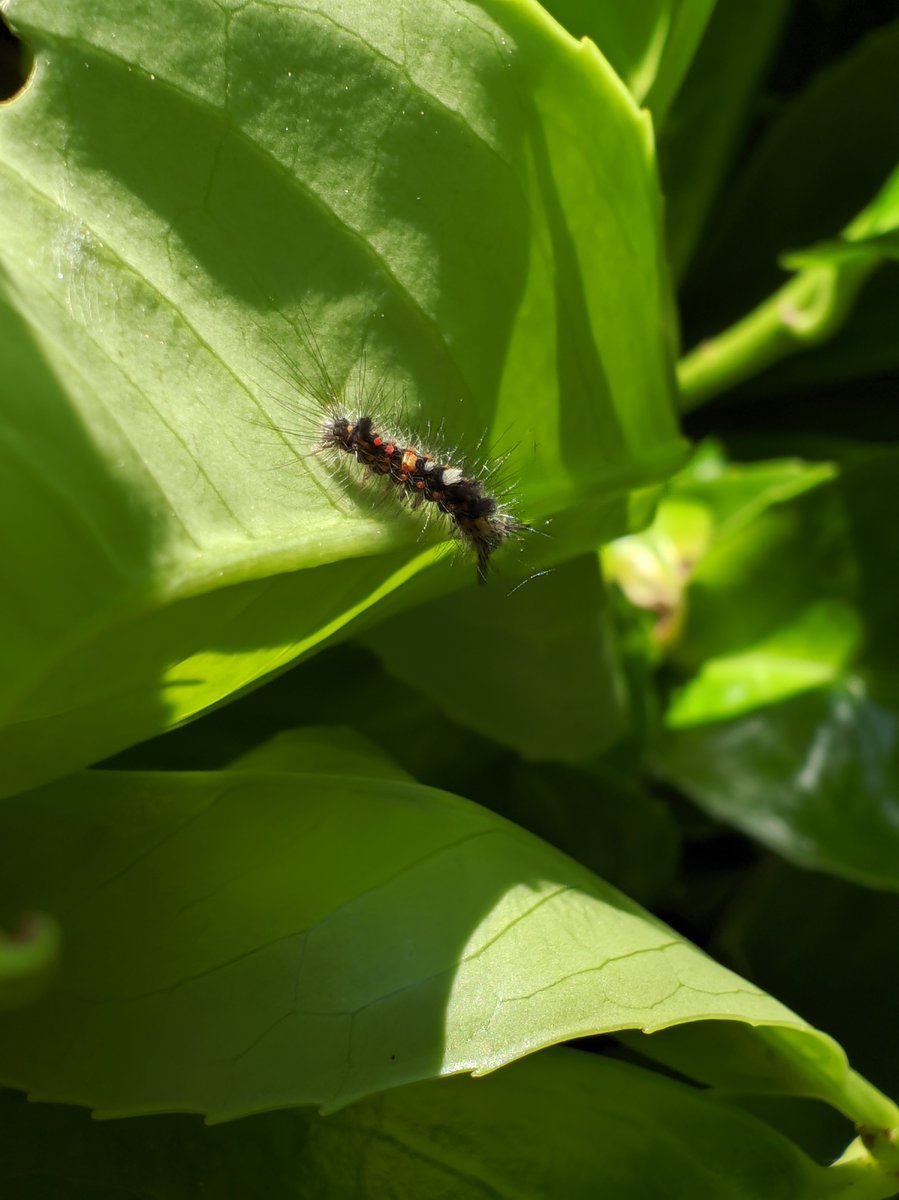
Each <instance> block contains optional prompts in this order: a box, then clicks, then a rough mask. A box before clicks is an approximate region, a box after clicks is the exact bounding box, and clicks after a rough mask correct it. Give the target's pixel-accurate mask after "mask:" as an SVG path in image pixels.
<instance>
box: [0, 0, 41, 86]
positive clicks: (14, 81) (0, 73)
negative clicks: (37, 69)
mask: <svg viewBox="0 0 899 1200" xmlns="http://www.w3.org/2000/svg"><path fill="white" fill-rule="evenodd" d="M33 68H34V55H33V54H32V53H31V50H30V49H29V48H28V46H26V45H25V43H24V42H23V41H21V39H19V38H17V37H16V35H15V34H14V33H13V31H12V30H11V29H10V27H9V26H8V25H7V24H6V22H5V21H4V19H3V15H2V14H0V101H4V100H12V99H14V98H15V97H16V96H18V95H19V94H20V93H21V92H24V90H25V85H26V84H27V83H28V80H29V79H30V78H31V72H32V69H33Z"/></svg>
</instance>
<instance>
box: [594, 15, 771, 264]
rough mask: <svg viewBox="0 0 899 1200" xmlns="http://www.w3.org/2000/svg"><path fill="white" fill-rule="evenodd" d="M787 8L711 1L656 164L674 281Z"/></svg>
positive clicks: (748, 115)
mask: <svg viewBox="0 0 899 1200" xmlns="http://www.w3.org/2000/svg"><path fill="white" fill-rule="evenodd" d="M641 7H642V6H641ZM609 8H612V9H613V10H614V6H612V5H610V6H609ZM788 9H789V0H756V3H754V4H753V5H751V6H744V5H740V4H733V3H725V2H722V3H718V4H716V5H715V10H714V12H713V13H712V16H711V20H710V21H709V24H708V28H707V29H706V31H705V36H704V37H703V39H702V42H701V43H700V46H699V49H698V51H697V53H696V57H695V59H694V61H693V63H692V64H691V66H690V70H689V72H688V73H687V77H686V79H685V80H684V85H683V87H682V88H681V90H680V92H679V93H678V95H677V97H676V98H675V101H674V104H673V106H672V108H671V111H670V113H669V114H668V119H667V121H666V123H665V125H664V127H663V129H662V132H661V136H660V138H659V161H660V167H661V172H662V182H663V185H664V190H665V200H666V205H665V207H666V218H667V226H668V254H669V259H670V261H671V266H672V271H673V273H674V276H675V278H680V277H681V276H682V275H683V274H684V272H685V271H686V269H687V267H688V265H689V261H690V259H691V257H692V255H693V253H694V250H695V248H696V246H697V243H698V242H699V239H700V236H701V234H702V231H703V227H704V224H705V222H706V220H707V219H708V216H709V210H710V209H711V206H712V203H713V201H714V200H715V197H716V194H717V192H718V190H719V188H720V187H721V184H722V182H723V180H724V178H725V175H726V173H727V171H728V170H729V169H730V167H731V164H732V163H733V162H734V160H735V159H736V158H737V156H738V154H739V152H740V150H741V148H742V145H743V141H744V135H745V129H746V125H747V124H748V123H749V121H750V120H751V119H752V117H753V116H754V113H753V111H752V108H753V104H754V102H755V99H756V89H757V87H758V84H759V80H760V78H761V76H762V74H763V72H764V71H765V70H766V68H767V66H768V63H769V59H770V57H771V55H772V53H773V52H774V50H775V48H776V45H777V41H778V37H779V35H780V33H781V31H782V28H783V25H784V20H785V18H786V16H787V14H788Z"/></svg>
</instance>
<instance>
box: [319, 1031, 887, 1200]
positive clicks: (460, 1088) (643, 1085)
mask: <svg viewBox="0 0 899 1200" xmlns="http://www.w3.org/2000/svg"><path fill="white" fill-rule="evenodd" d="M307 1154H308V1156H309V1157H308V1161H309V1162H311V1164H313V1165H314V1166H313V1171H311V1172H310V1178H309V1179H308V1182H309V1183H310V1184H311V1185H312V1186H311V1189H310V1190H311V1191H312V1192H313V1193H315V1192H316V1186H317V1188H318V1189H319V1192H318V1194H327V1195H328V1196H332V1197H334V1200H342V1198H344V1197H346V1198H347V1200H350V1198H351V1197H356V1196H359V1195H364V1196H372V1197H375V1196H380V1195H384V1194H385V1191H386V1190H387V1189H388V1188H392V1187H397V1188H398V1191H397V1194H401V1195H409V1196H450V1195H452V1196H463V1197H467V1196H471V1197H477V1198H478V1200H482V1198H484V1200H486V1197H488V1196H491V1197H492V1196H499V1195H515V1196H521V1197H535V1198H536V1197H550V1196H560V1197H561V1196H564V1197H566V1198H568V1197H572V1198H573V1197H584V1198H585V1200H586V1198H587V1197H596V1196H602V1195H609V1196H627V1197H634V1200H640V1198H642V1197H646V1198H647V1200H648V1198H649V1197H655V1196H661V1195H664V1196H666V1197H684V1198H685V1200H686V1198H687V1197H689V1198H691V1200H692V1198H694V1197H698V1196H702V1197H703V1198H704V1200H705V1198H708V1200H713V1198H715V1197H720V1198H721V1200H738V1198H742V1197H746V1198H747V1200H749V1198H750V1197H751V1198H752V1200H756V1198H760V1197H783V1198H784V1200H798V1198H800V1197H808V1198H809V1200H811V1198H812V1197H824V1196H829V1195H837V1194H839V1195H843V1194H846V1195H857V1196H858V1197H862V1196H870V1197H886V1196H889V1195H891V1194H893V1192H892V1191H891V1189H892V1188H893V1187H894V1186H895V1185H894V1182H891V1181H890V1179H889V1178H888V1177H886V1176H884V1175H880V1176H879V1178H878V1177H877V1175H874V1177H873V1178H871V1179H865V1186H866V1187H867V1188H870V1190H859V1191H858V1192H850V1191H848V1190H847V1192H846V1193H843V1190H842V1189H843V1188H847V1189H848V1188H849V1187H850V1186H851V1185H853V1184H858V1183H859V1182H860V1180H862V1179H864V1178H865V1176H866V1175H869V1174H870V1175H873V1172H868V1171H865V1170H864V1168H858V1167H854V1166H853V1167H845V1166H839V1167H835V1168H830V1169H827V1168H824V1167H820V1166H818V1165H816V1164H815V1163H813V1162H812V1161H811V1160H810V1159H808V1158H806V1156H805V1155H804V1154H803V1153H802V1152H801V1151H800V1150H799V1149H798V1148H797V1147H796V1146H795V1145H793V1143H792V1142H790V1141H788V1140H787V1138H785V1137H783V1136H782V1135H781V1134H779V1133H776V1132H775V1131H774V1130H772V1129H770V1128H769V1127H767V1126H766V1125H764V1124H763V1123H762V1122H761V1121H757V1120H755V1119H754V1118H752V1117H749V1116H747V1115H746V1114H744V1113H741V1112H738V1111H737V1110H736V1109H733V1108H730V1107H728V1106H727V1105H724V1104H720V1103H717V1102H716V1101H714V1100H712V1099H709V1098H708V1096H707V1095H704V1094H703V1093H701V1092H699V1091H698V1090H696V1089H694V1088H690V1087H687V1086H685V1085H684V1084H682V1083H678V1082H676V1081H674V1080H671V1079H666V1078H663V1077H661V1076H659V1075H656V1074H653V1073H650V1072H648V1071H644V1070H641V1069H640V1068H639V1067H635V1066H632V1065H630V1064H629V1063H621V1062H615V1061H614V1060H612V1059H607V1058H601V1057H597V1056H595V1055H590V1054H585V1053H584V1052H582V1051H576V1050H562V1049H560V1050H555V1051H545V1052H543V1053H541V1054H537V1055H533V1056H532V1057H531V1058H529V1059H527V1060H525V1061H524V1062H520V1063H515V1064H514V1065H513V1066H511V1067H507V1068H506V1069H505V1070H503V1071H499V1072H497V1073H496V1074H495V1075H492V1076H491V1077H490V1078H489V1079H483V1080H467V1079H451V1080H447V1081H445V1082H441V1083H436V1084H434V1083H429V1084H419V1085H417V1086H414V1087H408V1088H402V1089H399V1090H398V1091H396V1092H392V1093H390V1094H389V1095H387V1096H384V1097H378V1098H377V1099H376V1100H372V1101H367V1102H365V1103H363V1104H360V1105H356V1106H354V1107H353V1108H349V1109H346V1110H344V1111H343V1112H342V1113H339V1114H337V1116H336V1117H334V1118H330V1119H325V1120H320V1121H317V1122H316V1123H315V1124H314V1125H313V1126H312V1127H311V1129H310V1135H309V1140H308V1142H307ZM325 1181H327V1183H326V1182H325ZM360 1189H361V1190H360Z"/></svg>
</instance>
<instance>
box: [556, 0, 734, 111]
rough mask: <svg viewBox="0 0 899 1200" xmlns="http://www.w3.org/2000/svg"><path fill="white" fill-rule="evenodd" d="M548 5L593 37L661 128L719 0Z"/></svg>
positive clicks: (579, 0)
mask: <svg viewBox="0 0 899 1200" xmlns="http://www.w3.org/2000/svg"><path fill="white" fill-rule="evenodd" d="M545 7H546V8H547V9H548V10H549V11H550V12H551V13H552V14H553V16H554V17H555V18H556V20H557V21H561V22H562V24H563V25H564V26H565V27H566V28H567V29H568V30H569V32H570V33H573V34H574V36H575V37H589V38H591V39H592V40H593V41H594V42H595V43H596V44H597V46H598V47H599V48H600V50H601V51H602V52H603V54H604V55H605V56H606V58H607V59H608V60H609V62H610V63H611V64H612V66H613V67H614V68H615V70H616V71H617V72H618V74H619V75H620V76H621V78H622V79H623V80H624V82H625V83H626V84H627V86H628V88H629V89H630V91H631V94H632V95H633V97H634V99H635V100H636V101H637V103H638V104H641V105H644V106H645V107H646V108H648V109H649V110H650V112H651V113H652V116H653V122H654V124H655V125H656V127H657V128H658V127H659V126H660V125H661V124H662V123H663V122H664V119H665V114H666V112H667V110H668V108H669V107H670V105H671V102H672V100H673V99H674V97H675V95H676V94H677V91H678V88H679V87H680V85H681V81H682V79H683V77H684V75H685V74H686V72H687V70H688V69H689V66H690V62H691V60H692V58H693V56H694V54H695V53H696V48H697V46H698V45H699V43H700V41H701V39H702V34H703V31H704V29H705V27H706V24H707V23H708V21H709V18H710V17H711V15H712V11H713V9H714V8H715V0H652V2H651V3H646V2H644V3H642V4H639V5H637V4H632V5H615V4H593V3H590V2H589V0H550V3H548V4H547V5H545Z"/></svg>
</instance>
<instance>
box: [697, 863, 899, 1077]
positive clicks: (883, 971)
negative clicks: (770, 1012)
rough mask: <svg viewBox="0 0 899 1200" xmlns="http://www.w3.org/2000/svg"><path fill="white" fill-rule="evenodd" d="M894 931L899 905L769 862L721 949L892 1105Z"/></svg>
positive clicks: (898, 1055) (897, 976)
mask: <svg viewBox="0 0 899 1200" xmlns="http://www.w3.org/2000/svg"><path fill="white" fill-rule="evenodd" d="M785 913H789V914H790V919H789V920H788V921H785V920H784V919H783V917H784V914H785ZM897 922H899V896H896V895H890V894H887V893H884V892H882V891H871V890H870V889H869V888H864V887H858V886H855V885H853V884H851V883H846V882H845V881H844V880H841V879H834V878H833V877H831V876H827V875H822V874H820V873H819V872H816V871H815V872H813V871H800V870H797V869H795V868H791V867H789V866H787V865H786V864H784V863H778V862H776V861H773V860H769V862H768V863H767V864H766V866H765V869H763V870H761V871H759V872H756V874H755V875H754V876H750V877H749V879H748V880H747V881H746V883H745V885H744V886H743V888H742V889H741V891H740V893H739V894H738V896H737V897H736V900H735V902H734V903H733V904H732V905H731V906H730V908H729V910H728V911H727V912H726V913H725V914H724V917H723V919H722V921H721V924H720V926H719V928H718V930H717V932H716V938H715V940H716V944H717V945H718V946H720V947H721V948H722V950H723V951H724V952H725V953H726V954H727V958H728V960H729V961H731V962H736V963H739V964H740V965H741V967H742V969H743V970H744V971H745V972H746V973H747V974H748V975H750V976H751V977H752V978H753V979H756V980H758V982H759V983H761V984H763V985H764V986H765V987H766V988H769V989H770V990H771V991H772V992H774V994H775V995H778V996H783V998H784V999H785V1000H786V1001H787V1002H788V1003H790V1004H792V1005H794V1006H795V1007H796V1008H798V1009H799V1011H800V1012H803V1013H804V1014H806V1015H807V1016H808V1018H809V1019H810V1020H812V1021H814V1023H815V1024H816V1025H818V1026H820V1027H821V1028H822V1029H827V1030H829V1031H830V1032H831V1033H833V1035H834V1036H835V1037H838V1038H839V1039H840V1041H841V1043H842V1045H843V1046H845V1048H846V1050H847V1051H848V1053H849V1054H850V1056H851V1058H852V1061H853V1062H854V1063H855V1064H856V1065H857V1066H858V1068H859V1070H862V1071H864V1072H865V1074H866V1075H867V1076H868V1078H870V1079H871V1080H872V1082H874V1083H875V1084H876V1085H877V1086H878V1087H879V1088H882V1089H883V1090H884V1091H886V1092H887V1094H890V1095H894V1096H895V1095H899V1043H897V1041H896V1039H895V1038H893V1037H891V1036H889V1035H885V1031H886V1030H889V1029H890V1028H891V1027H892V1022H893V1017H894V1014H895V1003H894V999H893V998H894V996H895V995H896V990H897V988H899V963H897V961H896V956H895V955H893V954H890V953H889V952H888V947H889V946H890V945H891V944H892V940H893V936H894V933H895V930H896V927H897ZM835 959H838V960H839V970H835V969H834V961H835Z"/></svg>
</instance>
